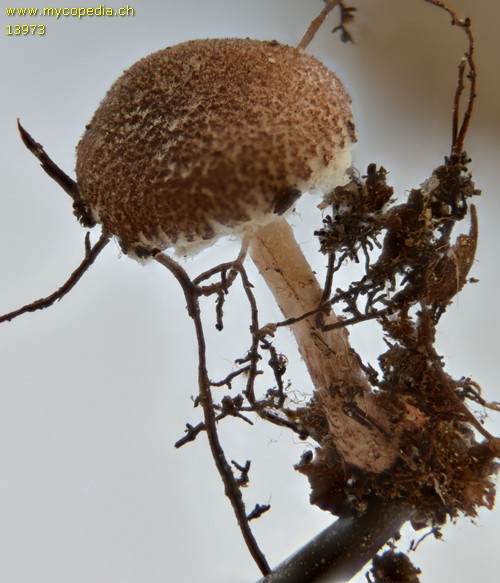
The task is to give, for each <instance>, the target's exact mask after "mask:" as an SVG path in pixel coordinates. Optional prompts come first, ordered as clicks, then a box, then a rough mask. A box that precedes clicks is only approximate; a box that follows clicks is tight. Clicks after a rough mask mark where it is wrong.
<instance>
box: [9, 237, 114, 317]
mask: <svg viewBox="0 0 500 583" xmlns="http://www.w3.org/2000/svg"><path fill="white" fill-rule="evenodd" d="M88 235H89V234H88V233H87V236H86V237H85V257H84V259H83V261H82V262H81V263H80V265H79V266H78V267H77V268H76V269H75V271H73V273H72V274H71V275H70V276H69V278H68V280H67V281H66V282H65V283H64V284H63V285H62V286H61V287H60V288H59V289H58V290H57V291H55V292H54V293H52V294H50V295H49V296H47V297H45V298H40V299H39V300H36V301H34V302H32V303H31V304H26V305H25V306H23V307H22V308H18V309H17V310H14V311H12V312H9V313H7V314H4V315H3V316H0V323H2V322H10V321H11V320H13V319H14V318H17V317H18V316H21V315H22V314H27V313H29V312H36V311H37V310H43V309H45V308H48V307H49V306H52V304H54V303H55V302H57V301H58V300H61V299H62V298H63V297H64V296H65V295H66V294H67V293H69V292H70V291H71V290H72V289H73V288H74V287H75V285H76V284H77V283H78V282H79V281H80V279H81V277H82V276H83V274H84V273H85V272H86V271H87V270H88V269H89V267H90V266H91V265H92V263H94V261H95V259H96V257H97V256H98V255H99V253H100V252H101V251H102V250H103V249H104V247H106V245H107V244H108V242H109V239H110V235H109V234H108V233H107V232H106V231H104V230H103V232H102V234H101V236H100V237H99V240H98V241H97V243H96V244H95V245H94V246H93V247H90V246H89V245H90V243H89V237H88Z"/></svg>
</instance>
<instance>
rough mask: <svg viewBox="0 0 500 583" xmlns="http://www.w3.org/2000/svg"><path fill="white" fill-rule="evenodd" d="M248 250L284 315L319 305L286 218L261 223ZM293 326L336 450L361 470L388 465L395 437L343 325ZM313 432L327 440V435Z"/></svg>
mask: <svg viewBox="0 0 500 583" xmlns="http://www.w3.org/2000/svg"><path fill="white" fill-rule="evenodd" d="M249 251H250V255H251V257H252V259H253V261H254V263H255V265H256V266H257V268H258V270H259V272H260V273H261V275H262V277H263V278H264V280H265V281H266V283H267V285H268V286H269V288H270V290H271V292H272V293H273V295H274V297H275V299H276V302H277V303H278V306H279V307H280V309H281V311H282V313H283V315H284V316H285V318H287V319H288V318H297V317H300V316H301V315H302V314H305V313H308V312H311V311H314V310H315V309H317V308H318V306H319V305H320V303H321V301H322V290H321V286H320V285H319V283H318V280H317V279H316V277H315V275H314V273H313V271H312V269H311V266H310V265H309V263H308V262H307V260H306V258H305V257H304V254H303V253H302V250H301V249H300V247H299V245H298V244H297V241H296V240H295V237H294V235H293V231H292V228H291V227H290V225H289V224H288V223H287V221H286V220H285V219H284V218H278V219H276V221H274V222H272V223H271V224H269V225H266V226H264V227H261V228H260V229H259V230H258V231H257V232H256V234H255V235H254V236H253V237H252V238H251V240H250V242H249ZM324 320H325V324H332V323H334V322H336V321H337V320H338V319H337V317H336V316H335V314H334V313H333V311H331V312H330V314H329V315H326V316H325V319H324ZM291 329H292V332H293V334H294V335H295V339H296V341H297V344H298V348H299V352H300V354H301V356H302V358H303V359H304V361H305V363H306V366H307V369H308V371H309V375H310V377H311V380H312V382H313V384H314V387H315V399H316V402H317V403H318V405H319V407H320V410H321V411H322V412H323V415H324V417H325V420H326V421H327V423H328V427H329V429H330V434H331V435H330V438H331V440H333V443H334V444H335V447H336V449H337V450H338V452H339V453H340V454H341V456H342V457H343V459H344V460H345V461H346V462H347V463H349V464H353V465H354V466H356V467H358V468H360V469H362V470H365V471H373V472H382V471H384V470H386V469H388V468H389V467H390V466H391V465H392V463H393V462H394V460H395V459H396V456H397V451H398V447H397V446H398V441H399V439H398V436H397V435H395V434H394V431H393V429H392V427H391V423H390V421H389V419H388V418H387V413H386V412H385V411H384V409H383V408H382V407H381V406H380V405H379V403H378V402H377V397H376V395H375V394H374V393H373V392H372V390H371V387H370V384H369V383H368V380H367V378H366V376H365V375H364V373H363V371H362V369H361V367H360V362H359V358H358V357H357V355H356V353H355V352H354V350H353V349H352V348H351V346H350V344H349V340H348V336H349V334H348V332H347V330H346V329H345V328H337V329H334V330H329V331H323V330H322V329H321V328H319V327H318V325H317V318H316V315H313V316H309V317H308V318H305V319H302V320H300V321H299V322H296V323H294V324H291ZM308 429H309V428H308ZM318 433H319V432H318ZM311 434H312V437H313V438H315V439H316V440H317V441H319V443H322V442H323V443H324V442H325V441H324V440H325V436H323V435H314V431H311ZM331 440H329V441H330V442H331Z"/></svg>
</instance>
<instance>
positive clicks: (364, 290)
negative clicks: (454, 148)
mask: <svg viewBox="0 0 500 583" xmlns="http://www.w3.org/2000/svg"><path fill="white" fill-rule="evenodd" d="M468 163H469V159H468V158H467V155H466V154H465V153H462V154H461V155H460V156H451V157H450V158H446V159H445V162H444V164H443V165H441V166H439V167H438V168H437V169H436V170H435V171H434V172H433V173H432V176H431V178H430V179H429V180H427V181H426V182H425V183H424V184H423V185H422V186H421V187H420V188H418V189H414V190H412V191H411V193H410V194H409V196H408V198H407V200H406V202H405V203H403V204H397V205H394V202H395V201H394V198H393V190H392V188H391V187H390V186H388V185H387V183H386V174H387V173H386V171H385V170H384V169H383V168H378V169H377V168H376V166H375V165H373V164H372V165H370V166H369V167H368V170H367V173H366V175H365V176H363V177H362V178H360V177H358V176H356V175H354V174H353V176H352V178H351V181H350V182H349V183H348V184H347V185H345V186H342V187H338V188H336V189H335V190H334V192H333V193H332V194H331V196H330V197H328V199H327V201H326V203H325V205H326V204H327V205H328V208H329V213H328V215H327V216H326V217H325V219H324V225H323V227H322V228H321V229H320V230H318V231H317V233H316V234H317V235H318V237H319V240H320V243H321V249H322V251H323V253H325V254H328V255H329V256H330V257H331V258H333V261H332V262H331V265H332V272H334V271H336V270H338V269H339V268H340V267H341V266H343V265H345V264H346V262H348V261H355V262H357V261H359V256H360V254H363V256H364V260H365V274H364V275H363V277H361V279H359V280H358V281H354V282H352V283H351V284H350V285H349V287H348V288H347V289H346V290H342V289H336V290H335V291H334V292H333V294H332V297H331V298H330V300H329V302H330V304H332V305H334V306H342V307H343V311H344V313H346V314H347V315H348V316H347V317H346V318H345V319H344V320H343V322H341V323H340V324H341V325H347V324H354V323H356V322H358V321H363V320H366V319H368V318H370V319H374V320H376V321H377V322H378V323H379V324H380V326H381V329H382V332H383V334H384V339H385V342H386V344H387V350H386V352H384V353H383V354H382V355H380V357H379V365H380V370H381V373H382V374H381V375H379V374H377V373H375V371H374V370H373V369H371V371H372V374H371V380H372V383H373V385H374V388H375V389H376V394H377V398H378V400H379V403H380V406H381V407H383V408H384V409H385V410H386V411H388V412H389V413H390V418H391V422H392V424H393V429H394V431H395V432H398V431H400V432H401V442H400V454H399V459H398V460H397V462H396V463H395V465H394V466H393V467H392V468H391V469H390V471H387V472H384V473H382V474H379V475H377V474H372V475H370V474H366V473H365V474H363V475H362V474H361V473H360V472H359V471H357V470H355V469H354V468H349V467H348V466H347V465H346V464H345V463H344V464H342V463H339V459H338V457H337V456H335V453H334V446H333V442H332V440H331V439H330V438H331V436H328V437H326V438H325V439H324V441H323V442H322V443H321V448H319V450H318V451H317V453H316V456H315V457H314V459H313V458H312V456H311V455H310V454H308V455H306V456H305V457H304V458H303V459H302V461H301V462H300V463H299V464H298V466H297V468H298V469H299V470H300V471H301V472H303V473H305V474H307V476H308V477H309V480H310V483H311V487H312V494H311V501H312V502H313V503H314V504H316V505H318V506H320V507H321V508H323V509H329V510H330V511H332V512H333V513H335V514H338V515H345V514H352V513H359V512H363V510H364V508H366V505H367V503H368V500H369V499H371V498H372V497H373V496H374V495H375V496H378V497H380V498H381V499H385V500H390V499H394V498H402V499H404V500H406V501H407V502H410V503H411V504H413V505H414V506H415V508H416V509H417V511H416V513H415V514H414V516H413V518H412V523H413V525H414V526H415V527H417V528H421V527H423V526H426V525H428V524H431V525H433V524H442V523H443V522H444V521H445V520H446V518H447V517H450V518H454V517H456V516H457V515H458V514H459V513H464V514H466V515H468V516H475V515H476V512H477V508H478V507H480V506H486V507H488V508H492V506H493V503H494V498H495V485H494V482H493V476H494V475H495V474H496V472H497V471H498V467H499V466H498V464H497V463H495V461H494V460H495V457H496V456H497V455H498V442H497V440H495V439H494V438H493V437H492V436H491V435H490V434H489V433H488V432H487V431H485V429H484V428H483V426H482V425H481V423H480V422H479V421H478V420H477V419H476V418H475V417H474V415H473V414H472V413H471V412H470V411H469V409H468V408H467V406H466V404H465V401H466V400H467V399H471V400H474V401H476V402H481V401H478V400H477V398H478V395H479V399H480V400H482V398H481V397H480V388H479V387H478V385H477V384H476V383H474V382H473V381H470V379H467V380H464V379H460V380H458V381H457V380H454V379H453V378H451V377H450V376H449V375H448V374H447V373H446V372H445V370H444V363H443V359H442V357H441V356H440V355H438V354H437V352H436V350H435V347H434V343H435V331H436V324H437V322H438V320H439V318H440V316H441V315H442V314H443V313H444V311H445V310H446V308H447V306H448V305H449V304H450V303H451V302H452V299H453V297H454V296H455V295H456V294H457V293H458V292H459V291H460V290H461V289H462V287H463V286H464V285H465V284H466V282H467V278H468V274H469V270H470V268H471V266H472V264H473V261H474V254H475V250H476V241H477V232H478V226H477V216H476V212H475V209H474V206H473V205H470V209H471V221H470V228H469V233H468V234H467V235H459V236H458V237H457V238H456V239H455V240H453V238H452V230H453V227H454V225H455V224H456V223H457V222H458V221H460V220H462V219H464V218H465V217H466V214H467V208H468V207H469V204H468V201H469V199H470V198H471V197H473V196H477V195H478V194H479V191H478V190H477V189H476V188H475V187H474V183H473V181H472V177H471V175H470V173H469V172H468V169H467V164H468ZM374 250H378V255H377V256H376V257H375V258H374V259H373V258H372V257H373V255H374V253H373V251H374ZM465 387H468V388H465ZM492 408H494V407H492ZM313 410H314V414H313V413H312V409H310V410H309V411H305V410H302V411H299V412H298V415H299V417H301V420H300V422H301V423H302V424H303V425H304V427H306V428H307V430H308V431H309V432H310V433H311V434H314V435H321V434H322V432H321V427H323V428H324V427H325V419H324V418H323V417H322V415H321V411H320V409H319V408H316V409H314V407H313ZM296 418H297V417H296ZM299 424H300V423H299ZM478 433H479V434H482V436H483V437H485V438H486V439H485V440H484V441H483V442H479V441H477V434H478ZM324 434H325V435H327V432H324Z"/></svg>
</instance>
